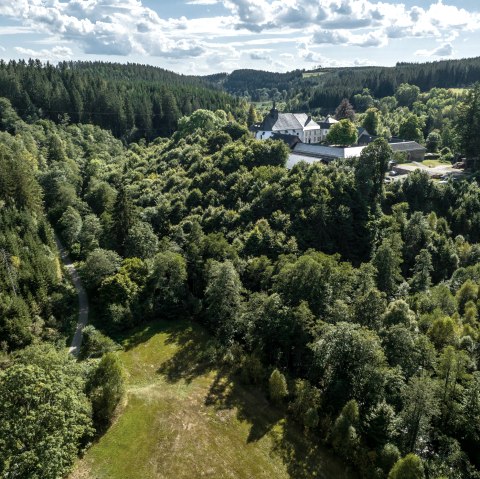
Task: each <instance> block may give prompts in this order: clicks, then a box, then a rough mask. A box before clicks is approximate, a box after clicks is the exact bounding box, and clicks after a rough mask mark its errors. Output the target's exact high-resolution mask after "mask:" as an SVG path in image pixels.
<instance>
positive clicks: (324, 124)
mask: <svg viewBox="0 0 480 479" xmlns="http://www.w3.org/2000/svg"><path fill="white" fill-rule="evenodd" d="M319 125H320V128H321V129H322V130H330V128H331V126H332V125H335V123H327V122H326V121H321V122H320V123H319Z"/></svg>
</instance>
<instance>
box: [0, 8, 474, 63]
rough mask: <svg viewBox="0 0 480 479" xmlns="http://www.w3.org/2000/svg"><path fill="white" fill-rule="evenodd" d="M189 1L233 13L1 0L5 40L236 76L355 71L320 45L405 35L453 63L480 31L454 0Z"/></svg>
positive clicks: (376, 42)
mask: <svg viewBox="0 0 480 479" xmlns="http://www.w3.org/2000/svg"><path fill="white" fill-rule="evenodd" d="M179 1H180V0H179ZM432 1H434V0H432ZM183 3H184V4H188V5H192V6H193V5H197V6H204V7H205V6H209V5H216V4H218V5H222V6H223V7H224V13H223V15H216V16H214V15H213V14H212V15H211V16H208V15H209V14H208V9H207V8H204V9H203V11H204V12H205V13H204V15H205V17H204V18H197V16H198V12H199V11H201V8H200V7H198V8H193V7H192V8H191V9H190V11H195V12H196V13H197V16H196V15H195V14H193V13H192V14H190V13H189V18H186V17H180V18H162V17H160V15H159V14H158V13H156V12H155V11H154V10H153V9H152V8H148V7H147V6H146V5H145V0H0V16H4V17H7V18H9V19H14V20H16V23H19V24H20V25H21V26H18V27H17V26H12V27H2V29H1V30H0V35H1V34H2V33H3V34H7V33H16V32H18V33H19V34H21V33H24V34H25V33H28V32H30V33H31V32H36V33H43V34H44V37H43V38H42V39H37V40H35V44H37V46H36V47H34V48H37V49H38V50H31V49H30V48H31V45H32V43H30V44H29V45H25V44H22V47H24V48H21V50H19V49H17V50H16V51H17V53H19V54H22V55H29V56H40V55H41V56H42V57H43V58H46V55H47V53H50V56H49V57H48V58H49V59H52V61H53V59H54V58H56V57H59V56H61V55H60V53H58V52H57V53H56V54H53V53H52V51H51V50H47V49H46V46H47V45H48V44H49V42H50V44H52V45H57V46H58V45H66V47H69V46H70V47H72V48H73V45H75V52H76V53H77V52H78V53H83V54H92V55H120V56H124V57H126V58H128V59H129V60H130V58H134V59H135V60H137V59H141V58H144V57H159V58H161V59H162V60H161V61H162V64H163V62H164V63H166V64H167V65H172V64H173V65H178V66H179V68H181V69H182V70H186V69H188V68H190V67H189V66H188V65H194V66H196V68H197V69H199V71H200V70H201V69H211V70H219V69H222V70H228V69H230V68H231V69H236V68H239V67H242V66H244V65H255V64H256V62H259V61H260V60H261V61H264V62H267V63H268V64H269V65H270V66H272V67H278V68H281V69H283V68H286V69H292V68H294V67H299V68H301V67H303V66H306V65H307V64H310V63H317V64H318V63H322V64H325V65H336V64H339V63H342V64H343V65H346V64H347V63H349V62H350V63H352V60H351V59H349V60H345V58H346V54H345V53H344V51H343V55H338V57H337V56H336V55H335V54H333V53H329V55H330V56H331V57H335V58H336V59H332V58H328V57H325V56H323V55H321V54H320V53H318V50H319V48H320V46H321V47H322V51H323V53H325V51H326V50H327V48H328V46H332V45H334V46H345V47H364V48H367V47H370V48H382V47H384V46H386V45H388V44H389V43H390V42H394V41H397V40H398V39H403V38H411V39H416V41H417V42H418V43H420V46H417V47H414V48H412V50H415V48H421V46H423V45H421V40H422V39H427V38H428V39H431V40H434V41H436V42H437V44H438V45H440V47H438V48H435V49H433V50H419V51H418V52H417V55H425V56H426V55H428V56H450V55H452V54H453V46H454V45H455V43H454V42H455V41H461V39H458V37H459V36H460V35H462V38H463V37H464V36H465V35H464V32H475V31H477V32H480V13H478V12H474V11H468V10H467V9H464V8H460V7H458V6H455V5H452V4H453V3H455V2H454V1H453V0H444V1H441V0H437V1H436V3H433V4H431V5H430V6H424V7H421V6H420V4H421V2H420V0H418V2H417V3H418V4H419V5H417V6H406V5H405V4H404V3H402V2H394V1H393V0H184V1H183ZM423 3H426V2H423ZM449 3H450V4H449ZM458 3H460V2H458ZM152 4H153V2H152ZM225 9H226V11H225ZM190 15H193V17H195V18H191V17H190ZM254 33H258V34H255V35H254ZM457 39H458V40H457ZM27 46H28V48H26V47H27ZM44 47H45V49H44ZM268 50H271V51H270V52H268ZM327 51H328V50H327ZM337 51H339V49H337ZM34 54H35V55H34ZM282 54H285V55H292V54H294V55H293V56H289V57H285V56H282ZM356 55H359V56H363V55H361V54H358V52H357V53H356ZM337 58H343V60H338V59H337ZM354 62H355V60H353V63H354ZM353 63H352V64H353ZM369 63H370V64H372V63H373V62H372V61H370V62H369ZM282 65H283V66H282Z"/></svg>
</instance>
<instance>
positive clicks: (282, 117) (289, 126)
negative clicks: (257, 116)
mask: <svg viewBox="0 0 480 479" xmlns="http://www.w3.org/2000/svg"><path fill="white" fill-rule="evenodd" d="M307 126H309V127H315V126H317V127H318V125H317V123H315V121H313V120H312V117H311V116H309V115H307V114H306V113H279V112H278V110H276V109H272V110H270V113H269V114H268V115H267V116H266V117H265V119H264V120H263V122H262V123H261V124H260V125H254V131H258V130H263V131H286V130H303V129H304V128H305V127H307Z"/></svg>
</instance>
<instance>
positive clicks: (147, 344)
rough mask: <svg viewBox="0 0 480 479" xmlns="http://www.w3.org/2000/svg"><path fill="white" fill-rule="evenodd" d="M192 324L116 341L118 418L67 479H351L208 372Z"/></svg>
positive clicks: (205, 350)
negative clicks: (121, 397) (121, 392)
mask: <svg viewBox="0 0 480 479" xmlns="http://www.w3.org/2000/svg"><path fill="white" fill-rule="evenodd" d="M209 341H211V340H210V338H209V336H208V334H207V333H205V332H204V331H203V330H202V329H201V328H200V327H199V326H198V325H195V324H192V323H189V322H186V321H178V322H166V321H162V322H158V323H155V324H154V325H151V326H149V327H147V328H145V329H143V330H141V331H139V332H137V333H136V334H134V335H133V336H130V337H129V338H128V339H127V340H125V341H124V347H125V351H122V352H120V353H119V356H120V358H121V361H122V363H123V365H124V368H125V371H126V375H127V379H126V381H127V393H126V398H125V401H124V404H123V405H122V407H121V410H120V411H119V414H118V417H117V419H116V420H115V422H114V424H113V425H112V427H111V428H110V429H109V430H108V431H107V433H106V434H105V435H104V436H103V437H101V438H100V439H99V440H98V442H96V443H95V444H94V445H93V446H92V447H91V448H90V449H89V450H88V451H87V452H86V454H85V457H84V458H83V459H82V460H80V461H79V462H78V463H77V466H76V468H75V471H74V472H73V473H72V475H71V476H70V479H107V478H108V479H137V478H138V479H140V478H141V479H160V478H161V479H181V478H189V479H196V478H203V477H205V478H214V479H222V478H232V479H247V478H248V479H256V478H259V479H267V478H269V479H270V478H275V479H284V478H285V479H286V478H295V479H307V478H321V479H327V478H328V479H332V478H335V479H343V478H345V479H352V478H354V477H355V475H354V474H353V473H351V472H348V471H347V469H346V467H345V466H344V465H342V463H341V462H340V461H339V460H337V459H336V458H335V457H334V456H333V455H332V454H331V453H330V452H329V451H328V450H326V449H324V448H323V447H321V446H315V445H312V444H311V443H309V442H308V441H306V440H305V437H304V435H303V433H302V431H301V430H300V429H299V428H298V426H297V425H296V424H292V422H291V421H290V420H289V419H288V418H287V419H286V418H285V417H284V415H283V414H282V413H281V412H280V411H279V410H277V409H275V408H273V407H271V406H270V404H269V403H268V402H267V400H266V399H265V397H264V395H263V394H262V393H261V392H260V391H259V390H258V389H256V388H253V387H252V388H250V387H246V386H242V385H240V384H238V382H237V381H236V380H235V379H232V377H231V376H230V375H229V374H228V372H226V371H219V370H217V369H215V368H214V367H213V365H212V361H211V360H210V359H209V352H210V353H211V352H212V347H211V345H209Z"/></svg>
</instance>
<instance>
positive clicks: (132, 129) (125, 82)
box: [0, 60, 244, 140]
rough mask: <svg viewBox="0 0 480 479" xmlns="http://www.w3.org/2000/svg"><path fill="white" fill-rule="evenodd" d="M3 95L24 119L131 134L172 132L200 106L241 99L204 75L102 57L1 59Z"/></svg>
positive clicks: (232, 108)
mask: <svg viewBox="0 0 480 479" xmlns="http://www.w3.org/2000/svg"><path fill="white" fill-rule="evenodd" d="M0 97H5V98H8V99H9V100H10V101H11V103H12V105H13V106H14V107H15V109H16V111H17V112H18V113H19V114H20V115H21V117H22V118H23V119H33V120H35V119H42V118H45V119H50V120H53V121H56V122H58V121H59V120H61V119H66V118H67V116H66V115H68V119H69V120H70V121H71V122H73V123H93V124H95V125H98V126H100V127H102V128H105V129H108V130H111V131H112V132H113V133H114V135H115V136H117V137H122V138H125V139H126V140H136V139H138V138H147V139H152V138H156V137H157V136H167V135H170V134H171V133H172V132H173V131H175V130H176V128H177V122H178V119H179V118H180V117H182V116H184V115H190V114H191V113H192V112H193V111H194V110H197V109H199V108H206V109H210V110H218V109H222V110H225V111H226V112H227V113H231V114H233V115H235V116H237V117H238V115H239V114H241V112H243V111H244V108H240V104H241V102H240V101H239V100H237V99H235V98H233V97H232V96H230V95H229V94H227V93H224V92H222V91H220V90H219V89H218V88H215V87H214V86H213V85H212V84H208V83H207V82H206V81H204V80H202V79H201V78H195V77H188V76H184V75H178V74H176V73H173V72H169V71H167V70H163V69H161V68H156V67H152V66H145V65H137V64H129V65H121V64H111V63H101V62H68V63H67V62H64V63H60V64H58V65H56V66H54V65H50V64H42V63H41V62H40V61H38V60H30V61H28V62H25V61H19V62H15V61H12V62H9V63H6V62H3V61H0Z"/></svg>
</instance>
